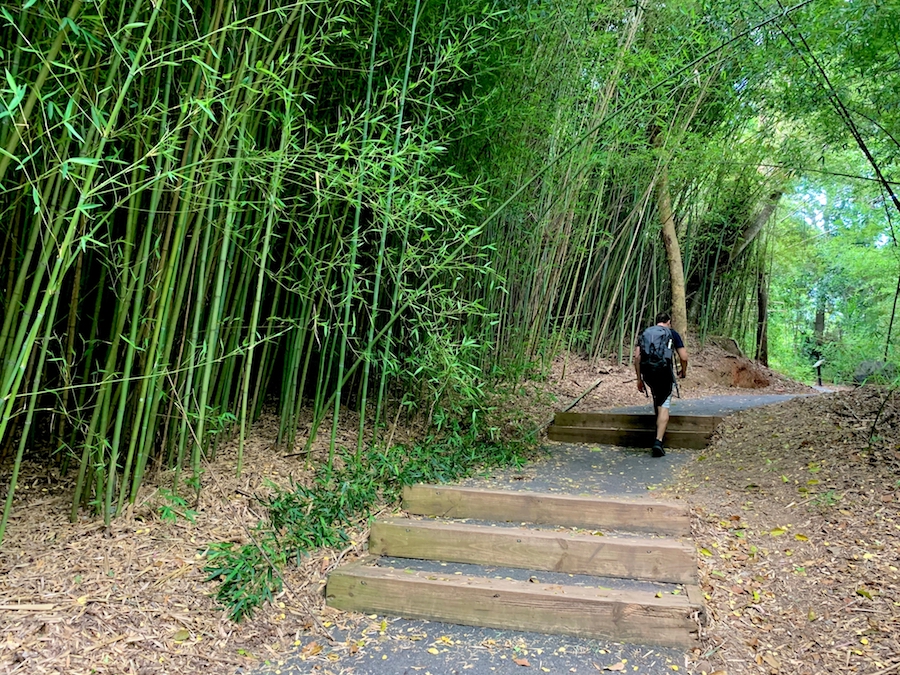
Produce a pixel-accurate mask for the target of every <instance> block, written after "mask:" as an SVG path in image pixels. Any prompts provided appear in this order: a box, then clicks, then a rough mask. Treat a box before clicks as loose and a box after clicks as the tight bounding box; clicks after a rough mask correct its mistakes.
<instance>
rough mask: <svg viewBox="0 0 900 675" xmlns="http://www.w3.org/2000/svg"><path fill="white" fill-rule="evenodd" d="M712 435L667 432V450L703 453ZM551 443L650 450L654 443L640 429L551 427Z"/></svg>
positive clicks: (651, 436) (649, 432) (647, 432)
mask: <svg viewBox="0 0 900 675" xmlns="http://www.w3.org/2000/svg"><path fill="white" fill-rule="evenodd" d="M711 436H712V432H705V431H703V432H701V431H672V432H670V431H666V437H665V442H666V447H669V448H684V449H688V450H702V449H703V448H705V447H706V446H707V445H709V440H710V438H711ZM547 438H549V439H550V440H551V441H563V442H568V443H596V444H598V445H618V446H622V447H629V448H650V446H651V445H653V441H654V440H655V439H656V432H655V431H652V430H640V429H597V428H592V427H560V426H556V425H555V424H554V425H551V426H550V427H549V428H548V429H547Z"/></svg>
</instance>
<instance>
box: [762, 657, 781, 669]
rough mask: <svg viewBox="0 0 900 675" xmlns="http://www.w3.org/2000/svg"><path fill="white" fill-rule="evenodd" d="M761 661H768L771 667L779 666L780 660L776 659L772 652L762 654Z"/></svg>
mask: <svg viewBox="0 0 900 675" xmlns="http://www.w3.org/2000/svg"><path fill="white" fill-rule="evenodd" d="M763 661H765V662H766V663H768V664H769V665H770V666H772V667H773V668H781V661H779V660H778V659H776V658H775V657H774V656H773V655H772V654H766V655H764V656H763Z"/></svg>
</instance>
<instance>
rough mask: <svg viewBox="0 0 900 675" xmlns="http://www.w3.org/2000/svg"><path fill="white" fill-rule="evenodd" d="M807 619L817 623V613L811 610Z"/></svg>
mask: <svg viewBox="0 0 900 675" xmlns="http://www.w3.org/2000/svg"><path fill="white" fill-rule="evenodd" d="M806 618H807V619H809V620H810V621H815V620H816V613H815V612H814V611H812V610H809V614H807V615H806Z"/></svg>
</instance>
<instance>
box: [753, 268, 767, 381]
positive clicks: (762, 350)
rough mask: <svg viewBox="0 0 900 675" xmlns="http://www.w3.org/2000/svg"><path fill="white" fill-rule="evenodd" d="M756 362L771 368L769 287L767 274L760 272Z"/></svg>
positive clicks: (757, 296) (757, 298) (757, 299)
mask: <svg viewBox="0 0 900 675" xmlns="http://www.w3.org/2000/svg"><path fill="white" fill-rule="evenodd" d="M756 301H757V312H758V313H757V322H756V360H757V361H758V362H759V363H760V364H761V365H764V366H766V367H768V366H769V287H768V279H766V273H765V272H764V271H763V270H760V271H759V285H758V286H757V295H756Z"/></svg>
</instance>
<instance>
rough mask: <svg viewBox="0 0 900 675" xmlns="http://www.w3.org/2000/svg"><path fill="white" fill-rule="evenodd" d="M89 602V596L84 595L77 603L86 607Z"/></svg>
mask: <svg viewBox="0 0 900 675" xmlns="http://www.w3.org/2000/svg"><path fill="white" fill-rule="evenodd" d="M87 600H88V596H86V595H82V596H81V597H80V598H78V599H77V600H76V601H75V602H77V603H78V604H79V605H86V604H87Z"/></svg>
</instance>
